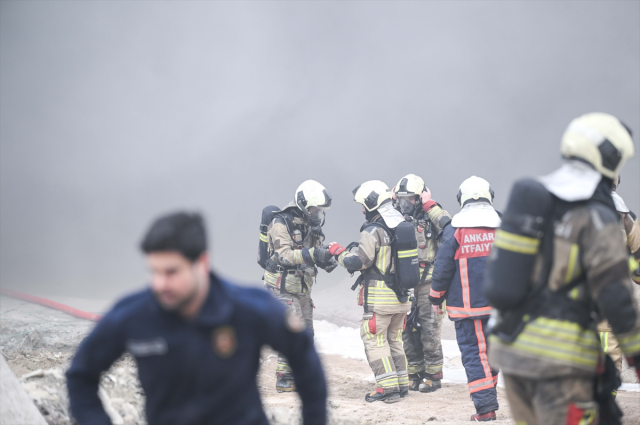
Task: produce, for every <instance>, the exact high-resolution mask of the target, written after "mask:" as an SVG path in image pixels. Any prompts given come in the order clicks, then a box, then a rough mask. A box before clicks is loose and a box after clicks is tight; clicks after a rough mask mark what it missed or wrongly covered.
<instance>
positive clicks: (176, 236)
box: [140, 212, 207, 262]
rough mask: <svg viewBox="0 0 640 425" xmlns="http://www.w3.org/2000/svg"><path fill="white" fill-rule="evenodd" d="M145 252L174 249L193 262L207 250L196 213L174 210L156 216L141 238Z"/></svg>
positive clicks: (203, 231) (205, 233) (204, 231)
mask: <svg viewBox="0 0 640 425" xmlns="http://www.w3.org/2000/svg"><path fill="white" fill-rule="evenodd" d="M140 248H141V249H142V251H143V252H144V253H145V254H150V253H152V252H159V251H176V252H179V253H180V254H182V255H183V256H184V257H186V258H187V259H188V260H189V261H191V262H194V261H195V260H197V259H198V258H199V257H200V255H201V254H202V253H203V252H204V251H206V250H207V232H206V230H205V228H204V220H203V219H202V216H201V215H200V214H198V213H188V212H176V213H173V214H168V215H165V216H162V217H160V218H158V219H157V220H156V221H155V222H154V223H153V224H152V225H151V228H150V229H149V230H148V231H147V234H146V235H145V236H144V239H142V243H141V244H140Z"/></svg>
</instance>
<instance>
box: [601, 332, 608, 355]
mask: <svg viewBox="0 0 640 425" xmlns="http://www.w3.org/2000/svg"><path fill="white" fill-rule="evenodd" d="M608 336H609V332H600V343H601V344H602V351H604V352H605V353H606V352H607V351H609V338H608Z"/></svg>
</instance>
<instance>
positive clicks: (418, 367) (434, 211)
mask: <svg viewBox="0 0 640 425" xmlns="http://www.w3.org/2000/svg"><path fill="white" fill-rule="evenodd" d="M392 194H393V197H394V198H395V199H396V209H398V210H399V211H400V213H401V214H403V215H404V217H405V219H406V220H407V221H410V222H411V223H413V225H414V227H415V232H416V239H417V242H418V259H419V262H420V283H419V284H418V285H417V286H416V287H415V288H414V301H413V303H412V306H411V313H410V314H409V317H408V319H407V327H408V329H405V332H403V334H402V341H403V343H404V351H405V353H406V355H407V361H408V363H409V368H408V371H409V389H410V390H412V391H418V390H420V392H424V393H429V392H433V391H436V390H437V389H438V388H441V383H440V381H441V380H442V365H443V355H442V341H441V339H440V335H441V332H442V315H441V314H437V313H436V312H435V311H433V309H432V308H431V301H429V291H430V290H431V276H432V274H433V264H434V262H435V259H436V252H437V250H438V242H437V241H436V237H437V236H438V234H439V233H440V232H441V231H442V229H443V228H444V227H445V226H446V225H447V224H449V222H450V221H451V216H450V215H449V213H448V212H447V211H445V210H444V209H442V207H440V205H438V204H437V203H436V202H435V201H433V200H432V199H431V192H430V191H429V188H427V187H426V186H425V184H424V180H423V179H422V178H420V177H418V176H416V175H415V174H408V175H406V176H404V177H403V178H402V179H400V181H399V182H398V184H397V185H396V186H395V188H394V190H393V191H392Z"/></svg>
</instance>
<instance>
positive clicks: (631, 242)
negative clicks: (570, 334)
mask: <svg viewBox="0 0 640 425" xmlns="http://www.w3.org/2000/svg"><path fill="white" fill-rule="evenodd" d="M619 185H620V176H618V177H617V178H615V179H614V184H613V187H612V189H613V190H612V192H611V197H612V198H613V203H614V205H615V207H616V210H617V211H618V213H619V214H620V221H621V225H622V229H623V232H622V235H623V240H624V242H625V244H626V245H627V250H628V253H629V268H630V271H631V272H632V273H634V274H636V273H635V272H636V270H638V259H640V223H638V218H637V217H636V215H635V214H634V213H633V212H632V211H631V210H629V207H627V205H626V204H625V202H624V200H623V199H622V197H621V196H620V195H618V193H617V192H616V190H617V189H618V186H619ZM636 276H639V277H640V270H638V272H637V274H636ZM636 280H637V282H636V283H638V284H640V279H638V278H634V281H636ZM598 333H599V334H600V342H601V343H602V348H603V350H604V352H605V353H607V354H608V355H609V356H611V359H612V360H613V362H614V363H615V365H616V368H617V369H618V371H619V372H622V352H621V351H620V346H619V344H618V340H616V337H615V336H614V334H613V332H612V331H611V326H610V325H609V323H608V322H607V321H606V320H603V321H602V322H600V323H599V324H598ZM615 393H616V392H614V394H615Z"/></svg>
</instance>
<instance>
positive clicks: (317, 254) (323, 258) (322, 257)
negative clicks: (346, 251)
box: [313, 247, 333, 264]
mask: <svg viewBox="0 0 640 425" xmlns="http://www.w3.org/2000/svg"><path fill="white" fill-rule="evenodd" d="M332 258H333V256H332V255H331V254H330V253H329V250H328V249H326V248H322V247H315V248H314V249H313V259H314V261H315V262H316V263H320V264H325V263H327V262H328V261H329V260H330V259H332Z"/></svg>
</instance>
